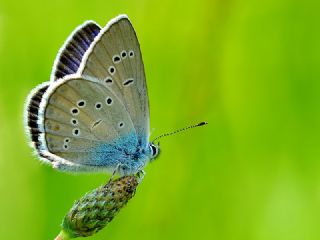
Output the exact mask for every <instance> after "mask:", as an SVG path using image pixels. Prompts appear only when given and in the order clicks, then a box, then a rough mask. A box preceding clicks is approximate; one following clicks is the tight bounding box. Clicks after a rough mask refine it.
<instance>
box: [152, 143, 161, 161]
mask: <svg viewBox="0 0 320 240" xmlns="http://www.w3.org/2000/svg"><path fill="white" fill-rule="evenodd" d="M150 150H151V155H152V158H154V157H156V156H157V155H158V153H159V147H156V146H155V145H153V144H151V145H150Z"/></svg>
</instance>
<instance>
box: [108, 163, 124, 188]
mask: <svg viewBox="0 0 320 240" xmlns="http://www.w3.org/2000/svg"><path fill="white" fill-rule="evenodd" d="M121 165H122V164H121V163H119V164H118V165H117V166H116V167H115V169H114V170H113V172H112V175H111V177H110V178H109V181H108V183H107V184H109V183H110V182H111V181H112V180H113V178H114V176H115V175H116V173H117V172H118V171H119V170H120V167H121Z"/></svg>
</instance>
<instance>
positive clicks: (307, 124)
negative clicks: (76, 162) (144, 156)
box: [0, 0, 320, 240]
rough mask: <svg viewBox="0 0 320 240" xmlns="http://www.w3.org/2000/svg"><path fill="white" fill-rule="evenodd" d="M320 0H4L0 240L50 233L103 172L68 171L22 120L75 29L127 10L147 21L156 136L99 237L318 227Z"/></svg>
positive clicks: (258, 239)
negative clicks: (157, 146)
mask: <svg viewBox="0 0 320 240" xmlns="http://www.w3.org/2000/svg"><path fill="white" fill-rule="evenodd" d="M319 9H320V3H319V2H318V1H295V0H280V1H279V0H268V1H250V0H246V1H243V0H242V1H241V0H233V1H226V0H197V1H196V0H195V1H192V0H185V1H172V0H162V1H151V0H135V1H121V0H112V1H106V0H104V1H102V0H90V1H79V0H78V1H76V0H73V1H63V0H57V1H40V0H38V1H35V0H30V1H9V0H1V1H0V56H1V57H0V136H1V138H0V192H1V197H0V239H10V240H11V239H12V240H15V239H24V240H27V239H30V240H36V239H39V240H40V239H42V240H43V239H53V238H54V237H55V236H56V235H57V234H58V232H59V230H60V228H59V224H60V223H61V220H62V217H63V216H64V214H65V213H66V212H67V210H68V209H69V208H70V207H71V205H72V204H73V202H74V200H75V199H77V198H79V197H80V196H82V195H83V194H84V193H85V192H87V191H89V190H91V189H93V188H95V187H97V186H99V185H101V184H103V183H104V182H106V181H107V179H108V176H106V175H103V174H93V175H89V174H84V175H70V174H66V173H59V172H57V171H55V170H53V169H51V168H50V167H49V166H45V165H43V164H41V163H39V161H37V160H36V157H35V156H33V155H32V150H31V148H29V147H28V144H27V141H26V138H25V135H24V129H23V124H22V123H23V104H24V100H25V98H26V96H27V94H28V93H29V91H30V90H31V89H32V88H33V87H35V86H36V85H37V84H39V83H41V82H43V81H46V80H48V78H49V75H50V71H51V66H52V64H53V60H54V58H55V56H56V54H57V51H58V49H59V48H60V46H61V45H62V43H63V42H64V40H65V39H66V38H67V36H68V35H69V33H70V32H71V31H72V30H73V29H74V28H75V27H76V26H78V25H79V24H81V23H82V22H83V21H85V20H87V19H92V20H95V21H97V22H98V23H99V24H100V25H101V26H104V25H105V24H106V23H107V22H108V21H109V20H110V19H111V18H113V17H115V16H116V15H118V14H119V13H126V14H128V15H129V17H130V18H131V21H132V22H133V25H134V27H135V29H136V31H137V34H138V37H139V40H140V44H141V48H142V52H143V57H144V63H145V69H146V74H147V81H148V87H149V96H150V104H151V127H152V129H154V131H153V133H152V136H157V135H159V134H161V133H163V132H167V131H171V130H174V129H176V128H179V127H183V126H185V125H188V124H192V123H196V122H198V121H204V120H205V121H208V122H209V123H210V124H209V125H208V126H206V127H203V128H199V129H195V130H192V131H189V132H185V133H183V134H180V135H176V136H172V137H170V138H166V139H163V140H162V142H161V147H162V154H161V157H160V158H159V159H158V160H157V161H155V162H154V163H152V164H150V165H149V166H148V167H147V168H146V172H147V175H146V177H145V179H144V181H143V182H142V184H141V185H140V186H139V188H138V191H137V194H136V196H135V197H134V198H133V199H132V200H131V201H130V202H129V203H128V205H127V207H126V208H125V209H123V210H122V211H121V212H120V214H119V215H118V216H117V217H116V218H115V219H114V221H112V222H111V223H110V224H109V225H108V226H107V228H106V229H104V230H102V231H101V232H99V233H98V234H97V235H96V236H94V237H91V238H90V239H113V240H116V239H140V240H141V239H219V240H221V239H223V240H229V239H230V240H233V239H234V240H251V239H254V240H270V239H272V240H278V239H279V240H286V239H290V240H295V239H297V240H298V239H299V240H301V239H304V240H313V239H320V226H319V223H320V162H319V160H320V148H319V141H320V124H319V122H320V105H319V104H320V65H319V64H320V28H319V26H320V15H319Z"/></svg>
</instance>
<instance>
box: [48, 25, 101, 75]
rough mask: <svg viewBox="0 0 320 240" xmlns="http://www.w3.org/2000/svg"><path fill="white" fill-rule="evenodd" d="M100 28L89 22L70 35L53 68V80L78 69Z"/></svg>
mask: <svg viewBox="0 0 320 240" xmlns="http://www.w3.org/2000/svg"><path fill="white" fill-rule="evenodd" d="M100 30H101V29H100V27H99V26H98V25H96V24H95V23H93V22H90V23H88V24H87V25H85V26H84V27H82V28H81V29H78V31H77V32H75V33H74V34H73V35H72V37H71V39H70V40H69V42H68V43H67V44H66V46H65V47H64V49H63V50H62V51H61V53H60V56H59V59H58V60H57V63H56V67H55V69H54V70H53V71H54V73H53V74H54V80H57V79H59V78H63V77H64V76H66V75H70V74H74V73H76V72H77V71H78V69H79V66H80V63H81V60H82V58H83V56H84V54H85V52H86V51H87V50H88V48H89V47H90V45H91V43H92V42H93V40H94V38H95V37H96V36H97V35H98V34H99V32H100Z"/></svg>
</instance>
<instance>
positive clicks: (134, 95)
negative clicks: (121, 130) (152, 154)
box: [79, 15, 149, 147]
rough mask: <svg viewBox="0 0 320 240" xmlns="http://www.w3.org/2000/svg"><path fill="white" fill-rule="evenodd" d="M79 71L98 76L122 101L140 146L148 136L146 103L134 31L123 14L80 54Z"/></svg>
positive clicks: (147, 106)
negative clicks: (81, 58) (81, 57)
mask: <svg viewBox="0 0 320 240" xmlns="http://www.w3.org/2000/svg"><path fill="white" fill-rule="evenodd" d="M79 73H80V74H81V75H83V76H87V77H91V78H94V79H98V80H99V81H100V82H102V83H103V84H105V85H106V86H108V87H109V88H110V89H112V91H113V92H114V93H115V94H116V95H117V96H119V98H120V99H121V100H122V101H123V103H124V105H125V107H126V109H127V111H128V112H129V114H130V117H131V119H132V122H133V125H134V128H135V129H136V132H137V134H138V140H139V143H140V144H141V146H143V147H145V146H146V144H147V142H148V138H149V103H148V96H147V86H146V79H145V73H144V66H143V61H142V56H141V51H140V46H139V42H138V39H137V36H136V33H135V31H134V29H133V27H132V25H131V23H130V21H129V19H128V17H127V16H125V15H120V16H119V17H117V18H115V19H113V20H111V22H109V23H108V24H107V26H106V27H105V28H103V29H102V30H101V31H100V33H99V35H98V36H97V37H96V39H95V41H94V42H93V43H92V45H91V46H90V48H89V49H88V51H87V52H86V54H85V56H84V57H83V60H82V63H81V66H80V68H79Z"/></svg>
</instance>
